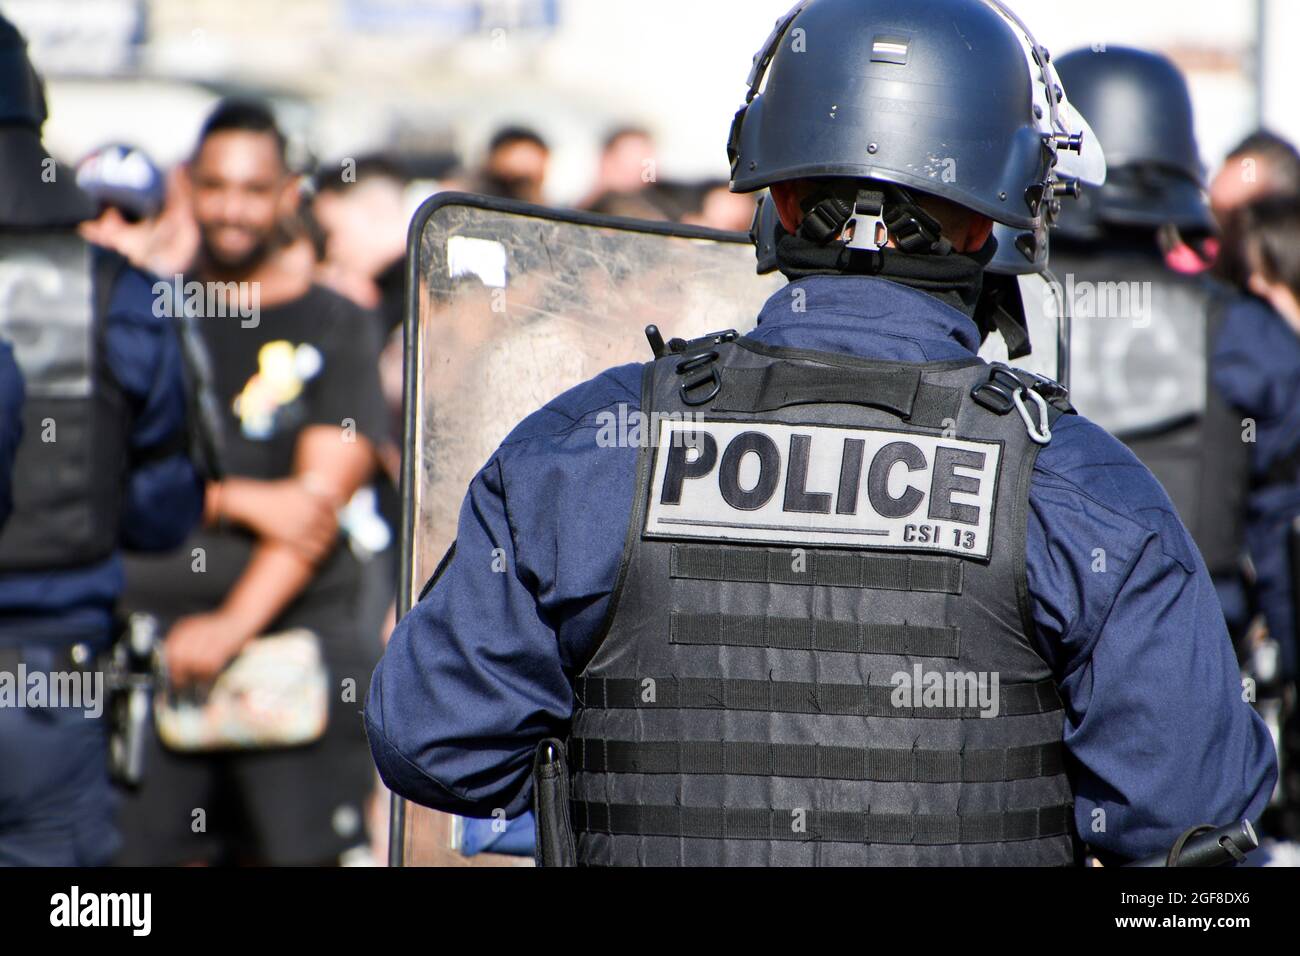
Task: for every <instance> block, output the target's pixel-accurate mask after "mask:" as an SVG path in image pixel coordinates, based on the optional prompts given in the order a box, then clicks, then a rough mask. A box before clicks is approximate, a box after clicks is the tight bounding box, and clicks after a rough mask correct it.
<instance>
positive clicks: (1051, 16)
mask: <svg viewBox="0 0 1300 956" xmlns="http://www.w3.org/2000/svg"><path fill="white" fill-rule="evenodd" d="M790 4H791V0H709V2H707V3H700V2H698V0H659V2H656V3H653V4H646V3H636V2H632V0H0V10H4V11H5V13H6V14H7V15H9V16H11V17H12V18H13V19H14V20H15V21H16V22H17V23H18V24H19V25H20V26H21V27H22V28H23V29H24V30H25V31H26V32H27V34H28V36H29V39H30V41H31V44H32V52H33V57H34V59H35V60H36V62H37V63H38V64H39V65H40V66H41V68H42V69H43V70H45V72H46V73H47V74H48V75H49V77H50V98H51V106H52V112H53V120H52V122H51V124H50V127H49V130H48V136H49V139H50V141H51V144H52V146H53V147H54V149H55V150H56V151H58V152H61V153H63V154H64V156H65V157H66V158H75V154H79V153H82V152H85V151H86V150H89V149H90V148H93V147H94V146H97V145H99V144H100V143H101V142H102V141H104V140H105V139H107V138H121V139H130V140H133V141H136V142H140V143H142V144H143V145H145V146H146V148H149V149H150V150H151V151H152V152H154V153H155V154H156V155H157V156H158V158H159V159H160V160H161V161H162V162H164V163H167V162H172V161H175V160H176V159H179V158H180V157H181V156H182V155H183V151H184V150H185V149H186V148H187V147H188V144H189V143H190V142H191V141H192V137H193V133H194V132H195V130H196V129H197V125H198V123H199V122H200V121H201V118H202V114H203V112H204V109H205V108H206V105H207V104H208V103H209V102H210V101H211V100H212V99H214V98H215V96H216V95H217V94H219V93H220V92H223V91H227V90H229V89H232V88H233V89H248V90H254V91H265V92H267V93H272V94H275V96H276V97H277V105H280V106H282V111H283V112H287V113H288V114H289V116H288V117H287V118H286V120H285V122H286V125H288V126H289V127H290V128H291V129H296V131H297V132H299V134H300V136H301V137H302V138H303V140H304V143H303V148H304V149H309V150H310V151H311V152H312V153H313V154H314V155H316V156H317V157H319V158H333V157H339V156H347V155H355V154H357V153H360V152H365V151H368V150H371V149H374V148H377V147H395V148H396V149H398V150H400V151H403V152H408V153H411V154H428V153H438V152H440V151H442V152H447V153H457V154H460V155H462V156H464V157H465V158H466V159H467V160H468V161H470V162H473V161H474V160H475V159H477V157H478V155H479V154H480V153H481V151H482V148H483V144H484V143H486V141H487V139H488V137H489V136H490V135H491V132H492V131H493V129H495V128H496V127H497V126H499V125H501V124H503V123H519V122H523V123H527V124H528V125H531V126H534V127H536V128H538V129H539V131H540V132H542V133H543V134H544V135H546V136H547V138H548V139H549V140H550V141H551V142H552V143H553V144H554V146H555V150H554V162H553V166H552V176H551V182H550V184H549V188H548V192H549V194H550V198H551V199H552V200H554V201H556V202H569V201H573V200H575V199H577V198H578V197H579V195H580V194H581V193H582V191H583V189H584V187H585V186H586V185H587V184H588V183H589V182H590V177H591V173H592V164H593V163H594V153H595V148H596V145H597V143H598V142H599V140H600V138H601V137H602V135H603V134H604V133H605V132H607V131H608V130H609V129H610V128H612V127H614V126H617V125H620V124H622V123H626V122H629V121H632V122H637V123H641V124H644V125H647V126H649V127H650V128H651V129H652V130H653V131H654V132H655V133H656V135H657V137H658V139H659V145H660V161H661V162H662V164H663V165H664V167H665V169H664V170H663V172H664V175H665V176H671V177H676V178H690V177H704V176H722V175H725V173H726V166H725V157H724V150H723V139H724V137H725V132H726V129H727V128H728V124H729V122H730V119H731V116H732V114H733V113H734V111H735V109H736V107H737V105H738V104H739V102H740V99H741V97H742V95H743V92H744V77H745V73H746V72H747V69H748V65H749V60H750V57H751V56H752V54H753V52H754V50H755V49H756V47H757V46H758V45H759V44H760V43H761V42H762V40H763V39H764V37H765V36H766V35H767V32H768V30H769V29H770V27H771V24H772V22H773V21H774V20H775V19H776V18H777V17H778V16H779V15H780V14H781V13H783V12H784V11H785V10H786V9H787V8H788V7H789V6H790ZM1013 5H1014V7H1015V8H1016V9H1017V11H1018V12H1020V13H1021V14H1022V16H1023V17H1024V18H1025V19H1026V21H1027V22H1028V23H1030V25H1031V26H1033V28H1034V29H1035V30H1036V31H1037V32H1038V34H1039V38H1040V39H1041V40H1042V41H1043V42H1044V43H1046V44H1047V45H1048V46H1049V47H1050V48H1051V49H1052V50H1053V51H1055V52H1058V53H1061V52H1064V51H1065V50H1066V49H1068V48H1071V47H1076V46H1094V45H1096V46H1104V45H1106V44H1117V45H1118V44H1127V45H1139V46H1147V47H1153V48H1156V49H1159V50H1161V51H1163V52H1165V53H1168V54H1169V55H1171V56H1172V57H1173V58H1174V59H1175V60H1176V61H1177V62H1179V63H1180V65H1182V66H1183V67H1184V69H1185V70H1186V71H1187V72H1188V74H1189V77H1190V79H1191V83H1192V88H1193V93H1194V96H1195V98H1196V100H1197V104H1198V108H1199V117H1200V125H1201V127H1202V128H1201V130H1200V133H1201V141H1202V143H1203V147H1204V149H1205V151H1206V156H1205V160H1206V162H1207V164H1209V165H1213V164H1215V163H1217V162H1218V161H1219V160H1220V159H1221V157H1222V156H1223V155H1224V153H1226V151H1227V150H1228V148H1229V147H1230V146H1231V145H1232V144H1233V143H1234V142H1235V141H1236V140H1237V139H1239V138H1240V136H1241V135H1243V134H1244V133H1245V132H1247V131H1248V130H1249V129H1251V128H1253V127H1254V126H1255V125H1256V122H1257V119H1258V118H1259V117H1261V116H1262V118H1263V120H1264V121H1265V122H1266V123H1267V124H1268V125H1269V126H1271V127H1273V128H1275V129H1277V130H1278V131H1279V132H1281V133H1283V134H1284V135H1287V136H1289V137H1291V138H1300V104H1298V103H1297V102H1296V100H1295V98H1294V97H1293V96H1290V95H1288V94H1287V91H1289V90H1290V89H1293V88H1294V87H1295V86H1296V85H1297V83H1300V62H1297V61H1296V59H1295V58H1294V57H1291V56H1289V51H1288V50H1287V49H1286V46H1287V39H1288V37H1295V36H1300V3H1296V2H1294V0H1236V2H1231V3H1224V2H1222V0H1151V2H1148V3H1144V4H1133V3H1131V2H1129V0H1092V2H1090V3H1088V4H1084V5H1077V4H1063V3H1060V2H1059V0H1018V2H1017V0H1013ZM108 78H112V79H111V82H110V81H109V79H108ZM1261 91H1262V95H1261ZM110 103H113V104H115V105H112V106H110Z"/></svg>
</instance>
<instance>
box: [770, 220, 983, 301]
mask: <svg viewBox="0 0 1300 956" xmlns="http://www.w3.org/2000/svg"><path fill="white" fill-rule="evenodd" d="M777 228H778V229H779V230H780V232H779V237H778V239H777V244H776V258H777V264H778V267H779V268H780V270H781V272H782V274H783V275H784V276H785V277H786V278H787V279H789V280H790V281H791V282H794V281H795V280H797V279H806V278H808V277H809V276H823V275H840V276H842V275H861V276H874V277H876V278H880V279H888V280H889V281H890V282H897V283H898V284H899V285H903V286H907V287H908V288H909V289H916V290H917V291H918V292H924V293H926V294H927V295H931V296H934V297H935V298H936V299H938V300H939V301H940V302H943V303H944V304H945V305H949V306H952V307H953V308H954V309H956V310H957V311H959V312H961V313H963V314H964V315H967V316H970V317H971V318H974V317H975V313H976V310H977V308H978V307H979V304H980V297H981V294H982V293H983V291H984V268H985V266H987V265H988V264H989V262H990V261H992V259H993V254H994V252H996V251H997V242H996V240H994V239H993V238H991V237H990V239H989V241H988V242H987V243H986V244H985V245H984V248H983V249H981V250H980V251H979V252H976V253H960V252H949V253H948V254H947V255H935V254H932V253H927V254H908V253H905V252H901V251H899V250H898V249H890V248H885V249H881V250H880V251H879V252H872V251H870V250H864V249H852V248H850V247H848V246H846V245H843V244H842V243H839V242H834V243H831V244H830V245H824V246H823V245H818V244H817V243H815V242H813V241H812V240H810V239H805V238H803V237H801V236H792V235H790V234H789V233H788V232H786V231H785V230H784V229H782V228H781V227H780V226H779V225H778V226H777Z"/></svg>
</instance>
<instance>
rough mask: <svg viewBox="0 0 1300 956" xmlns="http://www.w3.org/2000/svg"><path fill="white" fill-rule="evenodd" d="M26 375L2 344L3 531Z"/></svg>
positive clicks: (0, 465) (0, 450) (0, 524)
mask: <svg viewBox="0 0 1300 956" xmlns="http://www.w3.org/2000/svg"><path fill="white" fill-rule="evenodd" d="M24 392H25V390H24V388H23V373H22V371H21V370H20V369H19V368H18V363H17V362H16V361H14V350H13V349H12V348H11V347H10V345H9V343H8V342H3V341H0V528H3V527H4V523H5V521H6V520H7V519H8V518H9V513H10V512H11V511H13V507H14V498H13V473H14V458H16V457H17V455H18V443H19V442H20V441H22V437H23V401H24V398H25V394H24Z"/></svg>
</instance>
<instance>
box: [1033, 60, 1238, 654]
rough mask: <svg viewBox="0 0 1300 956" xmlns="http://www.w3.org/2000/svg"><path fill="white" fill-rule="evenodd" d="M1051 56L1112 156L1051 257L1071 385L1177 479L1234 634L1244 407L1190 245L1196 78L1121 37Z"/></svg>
mask: <svg viewBox="0 0 1300 956" xmlns="http://www.w3.org/2000/svg"><path fill="white" fill-rule="evenodd" d="M1057 71H1058V72H1059V74H1060V77H1061V79H1062V80H1063V81H1064V84H1065V88H1066V89H1067V90H1068V91H1069V96H1070V101H1071V103H1072V104H1073V105H1074V106H1075V108H1076V109H1078V110H1079V111H1080V112H1081V113H1082V114H1083V115H1084V116H1085V117H1086V118H1087V120H1088V122H1089V123H1090V124H1091V126H1092V129H1093V131H1094V132H1095V134H1096V135H1097V137H1098V138H1099V140H1100V142H1101V145H1102V147H1103V148H1104V149H1105V152H1106V158H1107V167H1108V168H1107V178H1106V184H1105V185H1104V186H1102V187H1101V188H1100V189H1098V190H1092V191H1087V192H1085V193H1084V194H1083V195H1082V196H1081V197H1080V199H1079V201H1078V202H1077V203H1070V204H1067V205H1066V206H1065V207H1064V208H1063V209H1062V212H1061V219H1060V223H1059V225H1058V227H1057V229H1056V230H1055V233H1054V235H1053V244H1052V251H1051V262H1052V271H1053V273H1054V274H1055V275H1056V276H1057V277H1058V279H1059V280H1060V281H1061V283H1062V284H1063V286H1064V289H1065V290H1066V297H1067V299H1068V300H1069V303H1070V305H1071V306H1072V319H1073V321H1072V323H1071V335H1072V343H1071V344H1072V350H1071V359H1072V369H1071V372H1072V374H1071V382H1070V386H1071V398H1072V401H1073V403H1074V405H1075V406H1076V408H1078V409H1079V411H1080V412H1081V413H1082V414H1084V415H1087V416H1088V417H1089V418H1091V419H1092V420H1093V421H1094V422H1096V423H1097V424H1099V425H1101V426H1102V427H1104V428H1105V429H1106V430H1107V431H1109V432H1110V433H1111V434H1113V435H1115V436H1116V437H1118V438H1120V439H1121V440H1122V441H1123V442H1124V443H1125V444H1127V445H1128V446H1129V447H1130V448H1131V449H1132V450H1133V452H1134V454H1136V455H1137V456H1138V458H1139V459H1140V460H1141V461H1142V463H1143V464H1145V465H1146V466H1147V467H1148V468H1150V469H1151V471H1152V472H1153V473H1154V474H1155V476H1156V478H1157V479H1158V480H1159V481H1160V484H1161V485H1162V486H1163V487H1164V489H1165V491H1166V492H1168V493H1169V497H1170V500H1172V501H1173V503H1174V507H1175V508H1176V509H1177V511H1178V515H1179V517H1180V518H1181V519H1182V520H1183V523H1184V524H1185V525H1186V526H1187V528H1188V530H1189V531H1190V532H1191V534H1192V540H1193V541H1194V542H1195V543H1196V545H1197V547H1198V548H1199V550H1200V552H1201V556H1202V558H1204V560H1205V564H1206V567H1207V568H1208V569H1209V571H1210V576H1211V577H1212V578H1213V579H1214V581H1215V585H1216V588H1217V589H1218V592H1219V597H1220V599H1221V601H1222V603H1223V606H1224V609H1225V612H1226V613H1227V618H1228V620H1229V622H1230V626H1231V629H1232V630H1233V632H1234V633H1239V632H1240V631H1241V630H1243V629H1244V627H1245V625H1246V624H1247V623H1249V622H1248V618H1249V613H1248V610H1247V602H1246V596H1245V590H1244V587H1243V584H1242V580H1241V573H1240V569H1241V559H1242V554H1243V552H1244V548H1245V544H1244V531H1243V521H1244V512H1245V507H1246V500H1245V499H1246V487H1247V454H1246V452H1247V446H1246V444H1245V443H1244V442H1243V441H1242V434H1241V416H1240V415H1238V414H1236V413H1235V412H1234V411H1233V410H1232V409H1230V408H1229V406H1228V404H1227V403H1226V402H1225V401H1224V399H1223V397H1222V395H1221V394H1220V392H1219V390H1218V389H1217V388H1216V387H1214V386H1213V385H1212V384H1210V358H1211V356H1212V354H1213V351H1214V346H1215V343H1216V342H1217V341H1218V339H1219V337H1220V334H1221V330H1222V327H1223V322H1224V319H1225V317H1226V315H1227V313H1228V310H1229V307H1230V306H1231V305H1232V303H1233V301H1234V300H1235V299H1236V295H1235V294H1234V293H1233V290H1231V289H1230V288H1229V287H1227V286H1225V285H1222V284H1220V283H1218V282H1216V281H1214V280H1213V279H1211V278H1209V276H1208V275H1205V274H1200V273H1204V271H1205V270H1206V269H1207V268H1208V263H1204V262H1199V260H1198V258H1197V256H1196V255H1195V253H1194V252H1193V250H1194V249H1196V248H1198V247H1200V246H1201V245H1202V243H1203V242H1204V241H1205V240H1206V239H1208V238H1209V237H1210V236H1211V235H1212V233H1213V232H1214V229H1215V227H1214V218H1213V216H1212V215H1211V212H1210V208H1209V204H1208V202H1207V199H1206V195H1205V182H1204V169H1203V167H1202V165H1201V159H1200V152H1199V150H1198V148H1197V144H1196V133H1195V129H1194V125H1193V116H1192V99H1191V95H1190V93H1189V92H1188V88H1187V82H1186V80H1184V78H1183V76H1182V74H1181V73H1180V72H1179V71H1178V68H1177V67H1176V66H1175V65H1174V64H1173V63H1172V62H1170V61H1169V60H1168V59H1166V58H1165V57H1163V56H1160V55H1158V54H1155V53H1148V52H1145V51H1142V50H1135V49H1128V48H1123V47H1106V48H1104V49H1100V50H1076V51H1073V52H1071V53H1068V54H1066V55H1065V56H1062V57H1061V58H1060V59H1059V61H1057ZM1184 261H1186V262H1187V263H1188V265H1181V263H1182V262H1184ZM1172 263H1179V264H1180V266H1179V268H1175V267H1174V265H1173V264H1172ZM1182 270H1196V271H1195V272H1194V271H1182Z"/></svg>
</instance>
